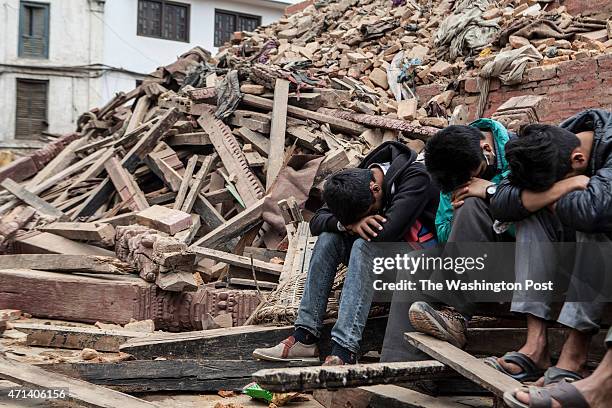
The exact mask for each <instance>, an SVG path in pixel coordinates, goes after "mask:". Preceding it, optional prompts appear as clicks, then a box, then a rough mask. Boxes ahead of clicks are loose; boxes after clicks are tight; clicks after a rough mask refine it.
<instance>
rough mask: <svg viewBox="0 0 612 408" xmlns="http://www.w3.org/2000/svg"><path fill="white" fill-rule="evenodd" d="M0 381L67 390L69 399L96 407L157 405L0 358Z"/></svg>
mask: <svg viewBox="0 0 612 408" xmlns="http://www.w3.org/2000/svg"><path fill="white" fill-rule="evenodd" d="M0 378H3V379H5V380H9V381H11V382H14V383H16V384H19V385H23V386H28V387H32V388H39V389H60V388H64V389H66V388H67V393H68V398H69V399H70V400H73V401H76V402H80V403H84V404H85V405H86V406H89V407H96V408H98V407H99V408H117V407H126V408H140V407H142V408H145V407H148V408H151V407H156V406H157V405H155V404H153V403H150V402H147V401H144V400H141V399H139V398H136V397H132V396H131V395H127V394H123V393H121V392H119V391H114V390H109V389H107V388H104V387H100V386H97V385H93V384H90V383H88V382H85V381H81V380H76V379H74V378H71V377H68V376H65V375H62V374H57V373H52V372H50V371H46V370H43V369H42V368H38V367H35V366H33V365H30V364H25V363H20V362H17V361H13V360H9V359H7V358H6V357H2V356H0Z"/></svg>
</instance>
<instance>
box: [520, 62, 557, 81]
mask: <svg viewBox="0 0 612 408" xmlns="http://www.w3.org/2000/svg"><path fill="white" fill-rule="evenodd" d="M556 76H557V66H556V65H546V66H541V67H535V68H529V69H528V70H527V80H528V81H529V82H532V81H543V80H546V79H551V78H554V77H556Z"/></svg>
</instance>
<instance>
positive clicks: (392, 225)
mask: <svg viewBox="0 0 612 408" xmlns="http://www.w3.org/2000/svg"><path fill="white" fill-rule="evenodd" d="M406 171H409V172H412V173H413V175H410V176H408V177H406V178H405V180H403V182H402V183H401V184H400V183H396V186H395V188H396V191H395V194H394V195H393V197H392V198H391V203H390V204H389V206H388V207H387V209H386V210H385V213H384V214H383V216H384V217H385V218H386V219H387V222H386V223H385V224H384V225H383V230H382V231H380V232H379V233H378V236H377V237H375V238H374V239H373V241H379V242H397V241H403V240H404V235H406V233H407V232H408V230H409V229H410V227H411V226H412V225H413V224H414V222H415V221H416V219H417V217H418V216H419V215H420V214H421V213H422V212H423V209H424V208H425V207H426V205H427V203H428V202H429V201H430V200H431V199H432V197H435V195H436V194H437V192H436V190H435V189H434V188H433V186H432V184H431V179H430V177H429V175H428V174H427V173H425V172H421V171H414V170H411V169H408V170H406ZM398 184H399V185H398Z"/></svg>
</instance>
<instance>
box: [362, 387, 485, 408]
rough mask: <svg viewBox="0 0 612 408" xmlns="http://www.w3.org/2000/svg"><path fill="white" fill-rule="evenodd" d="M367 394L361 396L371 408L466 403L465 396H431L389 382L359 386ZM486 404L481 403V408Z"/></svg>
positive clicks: (460, 407)
mask: <svg viewBox="0 0 612 408" xmlns="http://www.w3.org/2000/svg"><path fill="white" fill-rule="evenodd" d="M359 390H362V391H365V392H366V393H367V395H363V396H362V398H365V399H367V400H368V406H369V407H371V408H466V407H467V406H474V405H471V404H470V405H468V404H466V403H465V402H466V401H462V400H463V399H465V397H433V396H431V395H427V394H422V393H420V392H418V391H414V390H411V389H408V388H404V387H399V386H397V385H391V384H379V385H371V386H365V387H360V388H359ZM485 406H490V405H489V404H487V405H484V404H483V405H482V408H484V407H485Z"/></svg>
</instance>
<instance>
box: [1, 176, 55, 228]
mask: <svg viewBox="0 0 612 408" xmlns="http://www.w3.org/2000/svg"><path fill="white" fill-rule="evenodd" d="M0 186H2V187H4V189H6V190H7V191H9V192H10V193H11V194H13V195H14V196H15V197H17V198H18V199H19V200H21V201H23V202H24V203H26V204H27V205H29V206H30V207H32V208H34V209H35V210H36V211H38V212H39V213H41V214H43V215H48V216H50V217H54V218H58V219H65V218H66V214H64V213H63V212H61V211H60V210H58V209H57V208H55V207H54V206H52V205H51V204H49V203H48V202H46V201H45V200H43V199H42V198H40V197H39V196H37V195H36V194H34V193H32V192H31V191H28V190H27V189H26V188H25V187H22V186H20V185H19V184H17V183H15V182H14V181H13V180H12V179H10V178H5V179H4V180H2V182H1V183H0Z"/></svg>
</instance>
